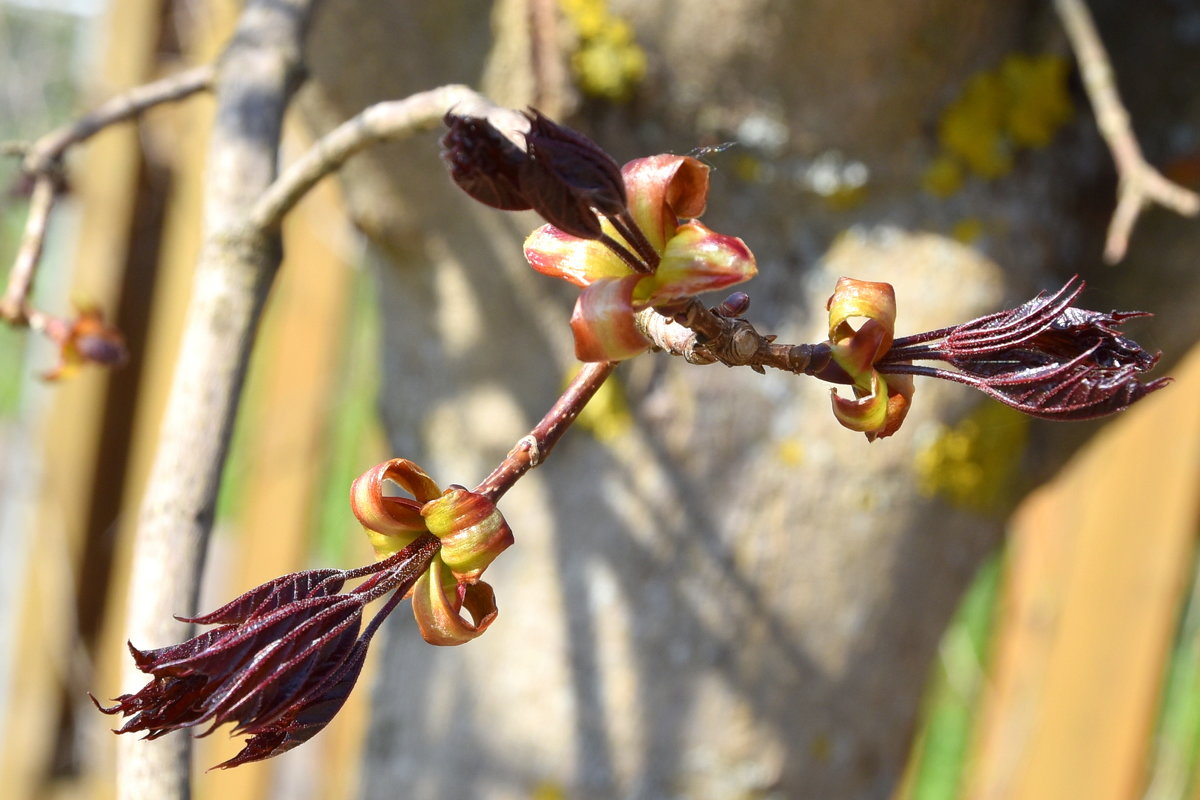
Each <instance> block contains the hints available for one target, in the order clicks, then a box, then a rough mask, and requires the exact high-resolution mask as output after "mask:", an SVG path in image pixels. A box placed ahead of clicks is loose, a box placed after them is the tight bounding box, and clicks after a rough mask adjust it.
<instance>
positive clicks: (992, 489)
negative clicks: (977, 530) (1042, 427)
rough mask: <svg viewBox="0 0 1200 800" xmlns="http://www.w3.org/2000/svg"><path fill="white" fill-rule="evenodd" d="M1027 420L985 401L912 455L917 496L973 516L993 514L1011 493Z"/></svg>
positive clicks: (1023, 442) (1023, 446)
mask: <svg viewBox="0 0 1200 800" xmlns="http://www.w3.org/2000/svg"><path fill="white" fill-rule="evenodd" d="M1028 434H1029V420H1028V418H1026V417H1025V416H1023V415H1022V414H1020V413H1019V412H1017V411H1014V410H1013V409H1011V408H1008V407H1007V406H1003V405H1000V404H999V403H991V402H985V403H983V404H981V405H980V406H979V408H978V409H976V410H975V411H974V412H973V413H972V414H970V415H968V416H967V417H966V418H964V419H963V420H962V421H961V422H959V423H958V424H957V425H954V426H953V427H949V426H943V428H942V430H941V431H940V432H939V433H938V435H937V436H936V437H935V438H934V440H933V441H932V442H930V443H929V444H928V445H927V446H925V447H924V448H922V449H921V450H920V452H918V453H917V458H916V471H917V479H918V482H919V485H920V488H921V491H922V493H924V494H926V495H930V496H933V495H938V496H941V497H943V498H945V499H946V501H947V502H949V503H951V504H952V505H956V506H959V507H961V508H968V509H971V510H975V511H993V510H996V509H998V508H999V507H1000V506H1001V505H1002V503H1003V502H1004V500H1006V499H1007V498H1008V496H1009V494H1010V492H1011V491H1012V488H1013V486H1012V484H1013V478H1014V477H1015V475H1016V470H1017V466H1018V465H1019V463H1020V460H1021V453H1022V452H1023V451H1024V450H1025V445H1026V441H1027V439H1028Z"/></svg>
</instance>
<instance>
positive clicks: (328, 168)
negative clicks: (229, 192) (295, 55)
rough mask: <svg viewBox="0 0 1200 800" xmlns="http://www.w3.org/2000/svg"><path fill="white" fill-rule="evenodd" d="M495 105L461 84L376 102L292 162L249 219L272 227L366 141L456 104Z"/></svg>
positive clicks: (424, 123) (419, 123) (402, 133)
mask: <svg viewBox="0 0 1200 800" xmlns="http://www.w3.org/2000/svg"><path fill="white" fill-rule="evenodd" d="M468 104H471V105H474V106H476V107H478V108H480V109H481V110H480V111H479V112H473V113H480V114H486V113H487V112H486V111H484V110H482V109H484V108H494V107H492V106H491V101H489V100H488V99H487V98H485V97H483V96H482V95H480V94H478V93H477V92H475V91H474V90H472V89H469V88H468V87H466V86H459V85H449V86H442V87H439V88H437V89H431V90H429V91H427V92H421V93H420V94H415V95H412V96H411V97H407V98H405V99H404V100H391V101H387V102H383V103H377V104H375V105H373V106H371V107H370V108H367V109H365V110H363V111H361V112H360V113H359V114H358V115H356V116H355V117H354V118H352V119H350V120H347V121H346V122H343V123H342V124H341V125H339V126H337V127H336V128H334V129H333V130H332V131H330V132H329V133H327V134H325V135H324V136H322V137H321V138H320V140H318V141H317V142H316V144H314V145H313V146H312V147H310V148H309V149H308V151H306V152H305V153H304V155H302V156H301V157H300V158H299V159H297V160H296V161H295V162H294V163H293V164H291V165H290V166H289V167H288V168H287V169H286V170H285V171H284V172H283V174H281V175H280V176H279V178H278V179H277V180H276V181H275V182H274V183H273V184H272V185H271V187H270V188H269V189H267V191H266V192H264V193H263V195H262V197H261V198H259V200H258V201H257V202H256V203H255V204H254V208H253V209H252V210H251V212H250V216H249V218H248V222H249V224H250V226H251V227H254V228H258V229H260V230H264V231H270V230H276V229H278V228H279V226H280V224H281V223H282V222H283V218H284V216H286V215H287V213H288V212H289V211H291V210H292V208H293V207H294V206H295V205H296V203H297V202H299V201H300V198H302V197H303V196H304V195H305V194H307V193H308V192H309V190H311V189H312V188H313V186H315V185H316V184H317V183H318V182H319V181H320V180H321V179H322V178H324V177H326V176H327V175H330V174H332V173H334V172H336V171H337V170H339V169H341V167H342V165H343V164H345V163H346V161H347V160H349V158H350V157H351V156H353V155H354V154H356V153H359V152H361V151H363V150H365V149H366V148H368V147H370V146H371V145H374V144H378V143H380V142H384V141H392V140H396V139H402V138H404V137H406V136H409V135H411V134H412V133H414V132H416V131H419V130H421V129H423V128H427V127H429V126H430V125H433V124H436V123H439V122H441V120H442V117H443V116H445V114H446V112H447V111H449V110H450V109H452V108H455V107H462V106H464V105H468Z"/></svg>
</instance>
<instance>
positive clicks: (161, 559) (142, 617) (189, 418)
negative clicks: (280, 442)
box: [118, 0, 313, 800]
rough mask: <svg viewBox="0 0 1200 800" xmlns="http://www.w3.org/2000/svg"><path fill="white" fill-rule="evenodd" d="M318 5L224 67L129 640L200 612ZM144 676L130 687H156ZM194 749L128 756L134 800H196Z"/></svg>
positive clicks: (250, 17)
mask: <svg viewBox="0 0 1200 800" xmlns="http://www.w3.org/2000/svg"><path fill="white" fill-rule="evenodd" d="M312 6H313V0H254V2H251V3H249V5H248V6H247V7H246V10H245V11H244V12H243V13H242V16H241V18H240V19H239V21H238V26H237V30H236V32H235V35H234V37H233V39H232V40H231V42H230V44H229V46H228V48H227V49H226V51H225V53H224V55H223V56H222V58H221V59H220V61H219V67H218V73H217V76H216V79H215V91H216V99H217V114H216V120H215V123H214V127H213V133H212V139H211V144H210V149H209V157H208V164H207V168H206V170H207V171H206V177H207V184H206V187H205V221H204V240H203V245H202V248H201V252H200V256H199V261H198V263H197V267H196V276H195V280H194V284H193V294H192V299H191V304H190V306H189V309H188V313H187V319H186V321H185V326H184V332H183V339H182V342H181V344H180V350H179V355H178V359H177V361H176V366H175V375H174V378H173V381H172V384H171V390H170V394H169V396H168V399H167V405H166V409H165V411H164V416H163V421H162V430H161V434H160V438H159V442H158V448H157V451H156V453H155V457H154V462H153V466H152V469H151V472H150V475H149V479H148V483H147V486H146V492H145V495H144V497H143V499H142V504H141V509H140V513H139V516H138V521H137V530H136V535H135V541H134V554H133V564H132V568H131V569H132V571H131V577H130V593H129V598H128V632H129V639H130V640H131V641H132V642H134V643H135V644H136V645H138V646H139V647H155V646H158V645H163V644H167V643H169V642H171V641H174V640H176V639H178V637H179V634H180V632H181V631H180V627H179V624H178V623H176V622H175V621H174V620H173V618H172V615H173V614H187V613H189V612H191V611H193V610H194V608H195V603H196V595H197V592H198V588H199V582H200V574H201V571H202V568H203V564H204V556H205V550H206V547H207V543H208V534H209V531H210V529H211V526H212V518H213V509H214V505H215V502H216V496H217V489H218V486H219V483H220V475H221V468H222V466H223V465H224V461H225V456H226V452H227V450H228V445H229V437H230V432H231V429H232V423H233V418H234V414H235V412H236V409H237V405H238V396H239V393H240V389H241V386H242V382H243V380H244V377H245V373H246V366H247V362H248V360H249V355H250V349H251V344H252V340H253V337H254V333H255V329H256V326H257V324H258V320H259V318H260V316H261V312H262V307H263V304H264V302H265V300H266V296H267V292H268V290H269V288H270V286H271V282H272V279H273V278H274V276H275V273H276V271H277V269H278V267H279V263H280V260H281V257H282V252H281V246H280V241H279V237H278V234H277V233H266V232H263V231H261V230H256V229H253V228H249V227H247V226H246V225H245V217H246V213H247V212H248V211H249V209H250V207H251V206H252V205H253V203H254V202H255V201H256V200H257V199H258V197H259V196H260V195H261V194H262V192H263V191H264V190H266V188H267V187H268V186H270V184H271V182H272V181H273V180H274V178H275V173H276V163H277V159H278V149H279V141H280V134H281V130H282V125H283V116H284V112H285V110H286V109H287V106H288V103H289V100H290V98H291V95H292V93H293V91H294V89H295V88H296V85H297V83H298V82H299V80H300V76H301V74H302V62H301V57H302V43H303V40H304V35H305V31H306V29H307V25H308V21H309V17H310V14H311V9H312ZM143 677H144V676H142V675H141V674H140V673H138V672H137V671H136V669H135V668H134V666H133V665H132V663H130V665H129V667H128V670H127V672H126V674H125V676H124V684H125V685H126V686H127V687H133V686H135V685H136V684H138V683H140V682H141V681H140V679H141V678H143ZM189 754H190V739H189V737H187V736H186V735H185V734H172V735H170V736H166V737H163V738H162V739H159V740H156V741H153V742H147V741H138V740H129V741H125V740H124V739H122V741H121V742H119V745H118V792H119V796H120V797H121V798H124V799H125V800H133V799H134V798H137V800H149V799H150V798H154V800H180V799H181V798H186V797H187V796H188V795H189V787H188V782H189V781H188V779H189V761H190V759H189Z"/></svg>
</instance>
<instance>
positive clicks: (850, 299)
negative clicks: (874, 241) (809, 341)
mask: <svg viewBox="0 0 1200 800" xmlns="http://www.w3.org/2000/svg"><path fill="white" fill-rule="evenodd" d="M826 306H827V307H828V309H829V342H828V343H827V345H828V347H829V351H830V354H831V356H832V363H831V364H830V368H829V369H826V370H824V371H823V372H821V373H818V376H819V377H824V378H826V379H827V380H837V381H839V382H840V381H843V380H848V381H849V382H850V384H851V386H852V389H853V392H854V399H852V400H851V399H847V398H844V397H841V396H839V395H838V393H837V390H836V389H834V390H831V392H830V394H831V396H832V400H833V415H834V417H836V418H837V420H838V422H840V423H841V424H842V425H844V426H845V427H847V428H849V429H850V430H853V431H859V432H861V433H865V434H866V436H867V440H868V441H875V440H876V439H881V438H883V437H885V436H891V435H892V434H893V433H895V432H896V431H897V430H899V428H900V424H901V423H902V422H903V421H904V417H905V416H906V415H907V414H908V407H909V405H910V404H911V401H912V394H913V384H912V381H911V380H893V379H887V380H885V379H884V378H883V376H882V375H880V374H879V371H878V370H877V369H876V368H875V363H876V361H878V360H879V358H881V357H882V356H883V354H884V353H885V352H887V349H888V348H889V347H890V346H891V343H892V336H893V333H892V330H893V327H894V325H895V322H896V293H895V291H894V290H893V289H892V286H891V284H887V283H876V282H873V281H860V280H855V279H854V278H838V282H837V286H836V287H835V288H834V292H833V295H832V296H831V297H830V298H829V302H828V303H827V304H826ZM852 319H864V320H865V321H864V322H863V323H862V325H860V326H859V328H858V329H857V330H855V329H854V327H853V326H852V325H851V324H850V320H852Z"/></svg>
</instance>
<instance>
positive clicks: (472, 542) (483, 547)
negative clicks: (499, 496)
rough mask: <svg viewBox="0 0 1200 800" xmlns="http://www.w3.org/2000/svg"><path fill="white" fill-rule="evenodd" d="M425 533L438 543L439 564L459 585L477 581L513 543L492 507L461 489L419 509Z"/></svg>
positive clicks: (480, 496) (499, 516)
mask: <svg viewBox="0 0 1200 800" xmlns="http://www.w3.org/2000/svg"><path fill="white" fill-rule="evenodd" d="M421 516H423V517H424V518H425V523H426V525H427V526H428V528H429V532H430V533H432V534H433V535H434V536H436V537H438V538H439V539H441V540H442V550H441V553H440V554H439V557H440V558H441V560H442V561H443V562H444V563H445V564H446V566H447V567H449V568H450V570H451V571H452V572H453V573H454V575H455V577H456V578H457V579H458V580H460V581H466V582H468V583H470V582H473V581H476V580H478V578H479V576H480V574H482V573H483V571H484V570H485V569H487V568H488V565H489V564H491V563H492V561H494V560H495V558H496V556H498V555H500V554H501V553H502V552H504V550H505V549H507V548H508V546H509V545H511V544H512V543H513V534H512V530H510V529H509V527H508V523H507V522H505V521H504V516H503V515H502V514H501V513H500V510H499V509H497V508H496V505H495V504H494V503H493V502H492V501H491V500H489V499H487V498H486V497H484V496H483V495H479V494H475V493H473V492H470V491H468V490H466V489H464V488H463V487H461V486H451V487H450V488H449V489H448V490H447V491H446V493H445V494H443V495H442V496H441V497H439V498H437V499H436V500H431V501H430V502H428V503H426V504H425V505H424V506H423V507H422V508H421Z"/></svg>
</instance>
